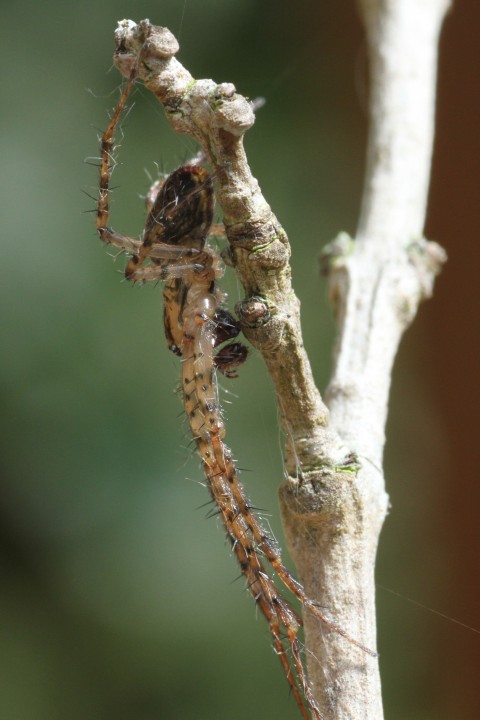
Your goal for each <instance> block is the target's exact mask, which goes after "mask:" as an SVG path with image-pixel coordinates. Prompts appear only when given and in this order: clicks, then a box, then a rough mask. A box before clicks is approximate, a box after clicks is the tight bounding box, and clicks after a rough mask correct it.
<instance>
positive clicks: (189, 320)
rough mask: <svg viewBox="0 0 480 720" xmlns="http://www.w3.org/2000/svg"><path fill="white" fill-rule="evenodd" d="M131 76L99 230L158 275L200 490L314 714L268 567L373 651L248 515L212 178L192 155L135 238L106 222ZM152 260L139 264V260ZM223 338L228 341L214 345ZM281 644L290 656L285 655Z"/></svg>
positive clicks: (106, 168) (240, 354)
mask: <svg viewBox="0 0 480 720" xmlns="http://www.w3.org/2000/svg"><path fill="white" fill-rule="evenodd" d="M134 82H135V70H133V71H132V73H131V75H130V78H129V80H128V81H127V82H126V84H125V86H124V89H123V91H122V93H121V96H120V100H119V102H118V104H117V107H116V108H115V110H114V112H113V115H112V117H111V120H110V122H109V124H108V126H107V128H106V130H105V132H104V133H103V135H102V139H101V158H100V188H99V196H98V205H97V230H98V233H99V235H100V238H101V239H102V240H103V241H104V242H105V243H107V244H109V245H112V246H114V247H116V248H119V249H120V250H122V251H124V252H125V253H127V254H128V255H130V259H129V260H128V263H127V265H126V268H125V277H126V278H127V280H130V281H134V282H148V281H160V280H162V281H165V286H164V291H163V295H164V327H165V335H166V339H167V343H168V347H169V348H170V350H171V351H172V352H173V353H175V354H176V355H178V356H179V357H181V358H182V391H183V402H184V406H185V412H186V416H187V418H188V423H189V426H190V429H191V432H192V435H193V438H194V440H195V443H196V446H197V450H198V454H199V456H200V458H201V462H202V465H203V469H204V472H205V476H206V480H207V488H208V490H209V492H210V495H211V497H212V500H213V502H214V503H215V504H216V506H217V508H218V514H219V515H220V517H221V519H222V521H223V524H224V526H225V531H226V535H227V537H228V539H229V541H230V543H231V546H232V550H233V553H234V554H235V556H236V558H237V560H238V562H239V565H240V569H241V572H242V574H243V575H244V577H245V579H246V583H247V588H248V590H249V592H250V593H251V595H252V596H253V598H254V600H255V602H256V604H257V606H258V607H259V608H260V611H261V612H262V614H263V615H264V617H265V619H266V621H267V623H268V625H269V628H270V633H271V636H272V642H273V647H274V649H275V652H276V654H277V655H278V656H279V659H280V661H281V664H282V667H283V669H284V672H285V675H286V677H287V680H288V683H289V684H290V687H291V689H292V692H293V695H294V697H295V700H296V702H297V704H298V707H299V709H300V712H301V714H302V716H303V718H305V720H308V718H309V712H310V713H311V716H312V717H313V718H314V720H321V718H322V716H321V713H320V709H319V707H318V705H317V702H316V700H315V698H314V696H313V694H312V691H311V688H310V685H309V683H308V679H307V675H306V672H305V669H304V666H303V661H302V658H301V652H300V642H299V639H298V632H299V630H300V627H301V625H302V620H301V618H300V617H299V616H298V614H297V613H296V612H295V610H294V609H293V608H292V607H291V606H290V604H289V603H288V602H287V601H286V600H285V599H284V598H283V596H282V595H281V593H280V591H279V590H278V588H277V586H276V585H275V583H274V581H273V579H272V578H271V577H270V575H269V573H268V571H267V568H268V565H270V566H271V567H272V568H273V570H274V571H275V572H276V574H277V576H278V578H279V579H280V581H281V582H282V583H283V584H284V585H285V586H286V587H287V588H288V589H289V590H290V591H291V592H292V593H293V594H294V595H295V596H296V597H297V598H298V599H299V600H300V601H301V603H302V605H303V607H304V609H306V610H308V611H309V612H311V613H313V614H314V615H315V616H316V617H317V618H318V619H319V620H321V621H322V622H323V623H324V624H325V625H326V626H327V627H328V628H329V629H330V630H333V631H334V632H337V633H339V634H340V635H342V636H343V637H345V638H346V639H347V640H348V641H350V642H351V643H353V644H355V645H357V646H358V647H359V648H361V649H362V650H364V651H365V652H368V653H370V654H374V653H372V652H371V651H370V650H368V648H366V647H365V646H364V645H362V644H361V643H359V642H357V641H356V640H354V639H353V638H352V637H351V636H350V635H349V634H348V633H347V632H346V631H344V630H343V629H342V628H341V627H339V626H338V625H337V624H336V623H335V622H333V621H332V620H330V619H329V618H328V617H326V616H325V615H324V614H323V612H321V611H320V609H319V608H318V606H317V605H316V604H315V603H314V602H313V601H312V600H310V599H309V598H308V597H307V595H306V593H305V591H304V589H303V586H302V585H301V584H300V583H299V582H298V581H297V580H295V578H294V577H293V576H292V575H291V574H290V572H289V571H288V570H287V568H286V567H285V565H284V563H283V560H282V557H281V552H280V549H279V548H278V546H277V545H276V543H275V541H274V540H273V538H271V537H270V536H269V535H268V533H267V532H266V531H265V529H264V527H263V526H262V524H261V522H260V520H259V519H258V518H257V516H256V515H255V513H254V512H253V508H252V505H251V504H250V502H249V501H248V499H247V496H246V493H245V490H244V487H243V485H242V483H241V481H240V479H239V477H238V472H237V469H236V467H235V464H234V462H233V460H232V454H231V451H230V449H229V448H228V447H227V445H226V444H225V443H224V436H225V426H224V422H223V418H222V414H221V410H220V407H219V402H218V390H217V384H216V379H215V374H216V370H219V371H220V372H222V373H223V374H224V375H225V376H226V377H228V378H233V377H236V370H237V368H238V367H239V366H240V365H241V364H242V363H243V362H244V361H245V359H246V357H247V349H246V347H245V346H244V345H242V344H241V343H239V342H237V341H235V342H233V339H234V338H235V337H236V336H237V335H238V333H239V331H240V328H239V325H238V323H237V321H236V320H235V319H234V317H233V316H232V315H231V314H230V313H229V312H228V310H226V309H225V308H224V307H223V302H224V299H225V295H224V293H223V292H222V291H221V289H220V288H219V286H218V279H219V278H220V277H221V275H222V274H223V266H222V262H221V259H220V256H219V255H218V253H217V252H216V251H215V250H214V249H212V248H211V247H209V246H208V245H207V244H206V240H207V237H208V235H209V234H212V233H214V234H218V229H217V228H216V227H215V226H212V222H213V212H214V192H213V178H212V176H211V175H210V174H209V173H208V171H207V170H206V169H205V168H204V167H202V166H201V165H200V164H199V163H198V162H192V163H190V164H187V165H182V166H181V167H179V168H178V169H176V170H174V171H173V172H172V173H171V174H170V175H169V176H168V177H167V178H166V180H164V181H161V180H157V181H156V182H155V183H154V184H153V185H152V187H151V189H150V191H149V193H148V195H147V219H146V224H145V228H144V231H143V234H142V238H141V240H137V239H135V238H131V237H128V236H126V235H121V234H120V233H118V232H116V231H114V230H112V229H111V228H110V227H109V225H108V220H109V192H110V190H109V182H110V175H111V165H112V152H113V149H114V143H115V131H116V128H117V125H118V123H119V120H120V118H121V115H122V113H123V111H124V109H125V107H126V103H127V99H128V97H129V94H130V92H131V90H132V87H133V84H134ZM147 262H148V263H150V264H146V263H147ZM225 341H232V342H230V343H229V344H228V345H224V346H223V348H221V349H220V350H217V347H218V346H219V345H222V344H223V343H224V342H225ZM287 651H289V653H290V656H291V659H290V657H289V655H288V654H287Z"/></svg>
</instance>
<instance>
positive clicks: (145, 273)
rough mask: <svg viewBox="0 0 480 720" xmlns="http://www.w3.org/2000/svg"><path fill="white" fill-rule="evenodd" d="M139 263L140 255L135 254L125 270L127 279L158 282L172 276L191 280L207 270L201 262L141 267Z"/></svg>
mask: <svg viewBox="0 0 480 720" xmlns="http://www.w3.org/2000/svg"><path fill="white" fill-rule="evenodd" d="M132 263H133V265H132ZM138 264H139V260H138V256H137V255H134V256H133V257H132V258H131V259H130V262H129V263H128V265H127V269H126V270H125V277H126V279H127V280H132V281H133V282H158V281H159V280H168V279H170V278H182V279H183V280H191V279H192V278H196V279H198V277H199V276H201V275H202V274H203V273H204V272H207V269H206V267H205V265H204V264H203V263H201V262H198V263H189V264H186V265H180V264H179V265H173V264H172V265H170V264H168V265H154V266H147V267H142V266H140V267H139V266H138ZM132 268H133V269H132Z"/></svg>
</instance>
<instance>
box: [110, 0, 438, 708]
mask: <svg viewBox="0 0 480 720" xmlns="http://www.w3.org/2000/svg"><path fill="white" fill-rule="evenodd" d="M447 5H448V2H447V1H446V0H425V1H424V2H418V0H363V2H362V3H361V10H362V15H363V18H364V20H365V24H366V27H367V33H368V38H369V44H370V51H371V68H372V83H371V85H372V102H371V115H372V126H371V136H370V143H369V162H368V169H367V179H366V189H365V197H364V203H363V210H362V217H361V220H360V224H359V230H358V234H357V237H356V239H355V241H351V240H348V239H346V238H345V236H342V237H341V238H339V239H338V240H337V241H335V242H334V243H333V244H332V245H331V246H330V249H329V252H327V254H326V256H325V257H326V261H325V266H326V267H327V270H328V273H329V284H330V294H331V298H332V301H333V304H334V307H335V310H336V314H337V319H338V323H339V336H338V341H337V349H336V362H335V369H334V374H333V378H332V382H331V383H330V386H329V390H328V398H329V405H330V409H331V413H332V417H331V421H330V420H329V411H328V410H327V407H326V405H325V403H324V402H323V400H322V398H321V396H320V394H319V392H318V390H317V388H316V387H315V384H314V382H313V377H312V373H311V369H310V364H309V361H308V358H307V356H306V353H305V350H304V347H303V342H302V336H301V329H300V318H299V303H298V301H297V299H296V297H295V295H294V293H293V290H292V286H291V275H290V268H289V264H288V260H289V255H290V247H289V244H288V239H287V236H286V233H285V231H284V230H283V228H282V227H281V225H280V224H279V222H278V220H277V218H276V217H275V215H274V214H273V212H272V210H271V209H270V207H269V205H268V204H267V202H266V201H265V199H264V197H263V195H262V193H261V191H260V188H259V186H258V183H257V181H256V180H255V178H254V177H253V176H252V174H251V172H250V169H249V167H248V164H247V160H246V156H245V152H244V148H243V135H244V133H245V132H246V130H248V129H249V128H250V127H251V126H252V124H253V122H254V113H253V110H252V107H251V104H250V103H249V102H248V101H247V100H246V99H245V98H243V97H241V96H240V95H238V94H237V93H236V91H235V88H234V86H233V85H231V84H229V83H222V84H216V83H214V82H213V81H212V80H194V78H193V77H192V76H191V75H190V73H189V72H188V71H187V70H186V69H185V68H184V67H183V66H182V65H181V64H180V63H179V62H178V61H177V60H176V58H175V54H176V52H177V51H178V43H177V41H176V40H175V38H174V37H173V35H172V34H171V33H170V32H169V31H168V30H167V29H166V28H160V27H155V26H152V25H151V24H150V23H149V21H147V20H144V21H142V22H140V23H139V24H135V23H133V22H132V21H130V20H124V21H121V22H120V23H119V27H118V29H117V31H116V43H117V51H116V53H115V62H116V64H117V66H118V68H119V69H120V71H121V72H122V74H123V75H124V76H125V77H127V78H130V77H131V73H132V69H133V68H135V72H136V74H137V76H138V77H139V78H140V79H141V80H143V82H144V84H145V86H146V87H147V88H149V89H150V90H151V91H152V92H153V93H154V94H155V95H156V96H157V97H158V99H159V100H160V102H161V103H162V104H163V106H164V108H165V111H166V115H167V117H168V119H169V120H170V122H171V124H172V126H173V127H174V129H175V130H176V131H177V132H180V133H184V134H188V135H190V136H191V137H193V138H195V139H196V140H197V141H198V142H199V143H200V145H201V146H202V148H203V150H204V152H205V154H206V156H207V158H208V161H209V163H210V164H211V168H212V174H213V176H214V178H215V181H216V191H217V198H218V201H219V203H220V205H221V207H222V210H223V217H224V223H225V226H226V232H227V236H228V239H229V243H230V246H229V249H228V253H224V258H225V260H226V261H227V263H228V264H230V265H232V266H233V267H234V268H235V270H236V272H237V273H238V275H239V277H240V280H241V282H242V284H243V287H244V289H245V293H246V299H245V300H244V301H243V302H242V303H240V304H239V305H238V307H237V311H238V314H239V318H240V322H241V325H242V329H243V331H244V333H245V335H246V336H247V338H248V339H249V340H250V341H251V343H252V344H253V345H254V346H255V347H256V348H257V349H258V350H259V351H260V352H261V353H262V356H263V357H264V359H265V362H266V364H267V367H268V369H269V372H270V374H271V376H272V379H273V381H274V384H275V389H276V394H277V398H278V403H279V407H280V415H281V422H282V425H283V428H284V431H285V436H286V452H285V459H286V470H287V475H288V477H287V480H286V481H285V483H284V484H283V486H282V488H281V502H282V510H283V515H284V522H285V528H286V532H287V537H288V541H289V545H290V549H291V551H292V554H293V557H294V559H295V561H296V564H297V568H298V570H299V574H300V577H301V579H302V581H303V583H304V585H305V588H306V592H307V595H309V596H310V597H312V598H313V599H315V600H316V601H317V602H318V604H319V605H320V606H322V607H324V608H327V609H328V615H329V616H330V617H332V618H334V619H335V622H336V623H337V624H338V625H339V626H340V627H342V628H345V629H346V630H347V631H348V633H349V634H350V635H351V636H353V637H354V638H356V639H358V640H359V641H361V642H364V643H365V645H367V646H369V647H374V646H375V612H374V596H375V592H374V581H373V568H374V559H375V553H376V547H377V541H378V534H379V532H380V528H381V526H382V523H383V520H384V517H385V514H386V507H387V496H386V493H385V489H384V481H383V474H382V471H381V461H382V452H383V443H384V426H385V419H386V412H387V399H388V389H389V385H390V370H391V366H392V363H393V358H394V355H395V352H396V349H397V346H398V343H399V341H400V337H401V335H402V333H403V331H404V329H405V328H406V327H407V325H408V324H409V322H410V321H411V320H412V319H413V317H414V315H415V312H416V309H417V306H418V303H419V302H420V300H421V299H422V298H423V297H426V296H427V295H429V294H430V292H431V288H432V284H433V279H434V276H435V274H436V273H437V272H438V270H439V268H440V265H441V262H442V260H443V253H442V251H441V249H440V248H439V247H438V246H437V245H435V244H434V243H427V242H426V241H425V240H423V239H422V238H421V232H422V228H423V223H424V216H425V204H426V192H427V188H428V178H429V171H430V156H431V146H432V137H433V120H432V118H433V100H434V83H435V67H436V47H437V39H438V32H439V28H440V25H441V20H442V18H443V15H444V13H445V10H446V8H447ZM420 6H421V7H420ZM417 121H418V122H417ZM305 616H306V617H305V626H306V641H307V661H308V666H309V676H310V681H311V682H312V684H313V688H314V694H315V695H316V697H317V701H318V705H319V706H320V708H321V712H322V716H323V717H324V718H325V720H333V719H335V720H340V719H342V718H344V719H346V718H349V720H357V719H360V718H362V719H364V718H368V719H369V720H381V718H382V717H383V713H382V707H381V696H380V681H379V675H378V666H377V663H376V661H375V660H374V659H372V658H371V657H370V656H368V655H367V654H366V653H364V652H362V651H360V650H359V649H358V648H357V647H355V646H354V645H352V644H350V643H347V642H345V640H344V639H343V638H342V637H340V636H339V635H338V633H335V632H333V631H332V630H328V629H326V628H325V627H324V626H323V627H322V626H319V623H318V622H317V621H315V622H313V621H312V618H311V617H309V613H305Z"/></svg>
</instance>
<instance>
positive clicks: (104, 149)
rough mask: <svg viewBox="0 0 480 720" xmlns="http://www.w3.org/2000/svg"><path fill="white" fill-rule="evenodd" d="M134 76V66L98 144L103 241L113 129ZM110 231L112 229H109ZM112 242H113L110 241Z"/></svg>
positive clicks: (106, 239) (99, 215)
mask: <svg viewBox="0 0 480 720" xmlns="http://www.w3.org/2000/svg"><path fill="white" fill-rule="evenodd" d="M135 77H136V68H135V69H134V70H132V72H131V74H130V77H129V79H128V80H127V82H126V83H125V85H124V87H123V90H122V94H121V95H120V99H119V101H118V104H117V107H116V108H115V110H114V112H113V115H112V117H111V119H110V122H109V123H108V125H107V128H106V130H105V132H104V133H103V135H102V140H101V144H100V189H99V192H98V204H97V231H98V234H99V235H100V238H101V239H102V240H104V242H110V240H109V232H107V231H108V230H109V228H108V219H109V215H110V209H109V201H108V196H109V193H110V187H109V185H110V176H111V174H112V164H113V156H112V153H113V148H114V143H115V131H116V129H117V125H118V122H119V120H120V118H121V116H122V114H123V111H124V110H125V107H126V105H127V100H128V96H129V95H130V92H131V90H132V87H133V84H134V82H135ZM110 232H112V231H110ZM112 244H113V243H112Z"/></svg>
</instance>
